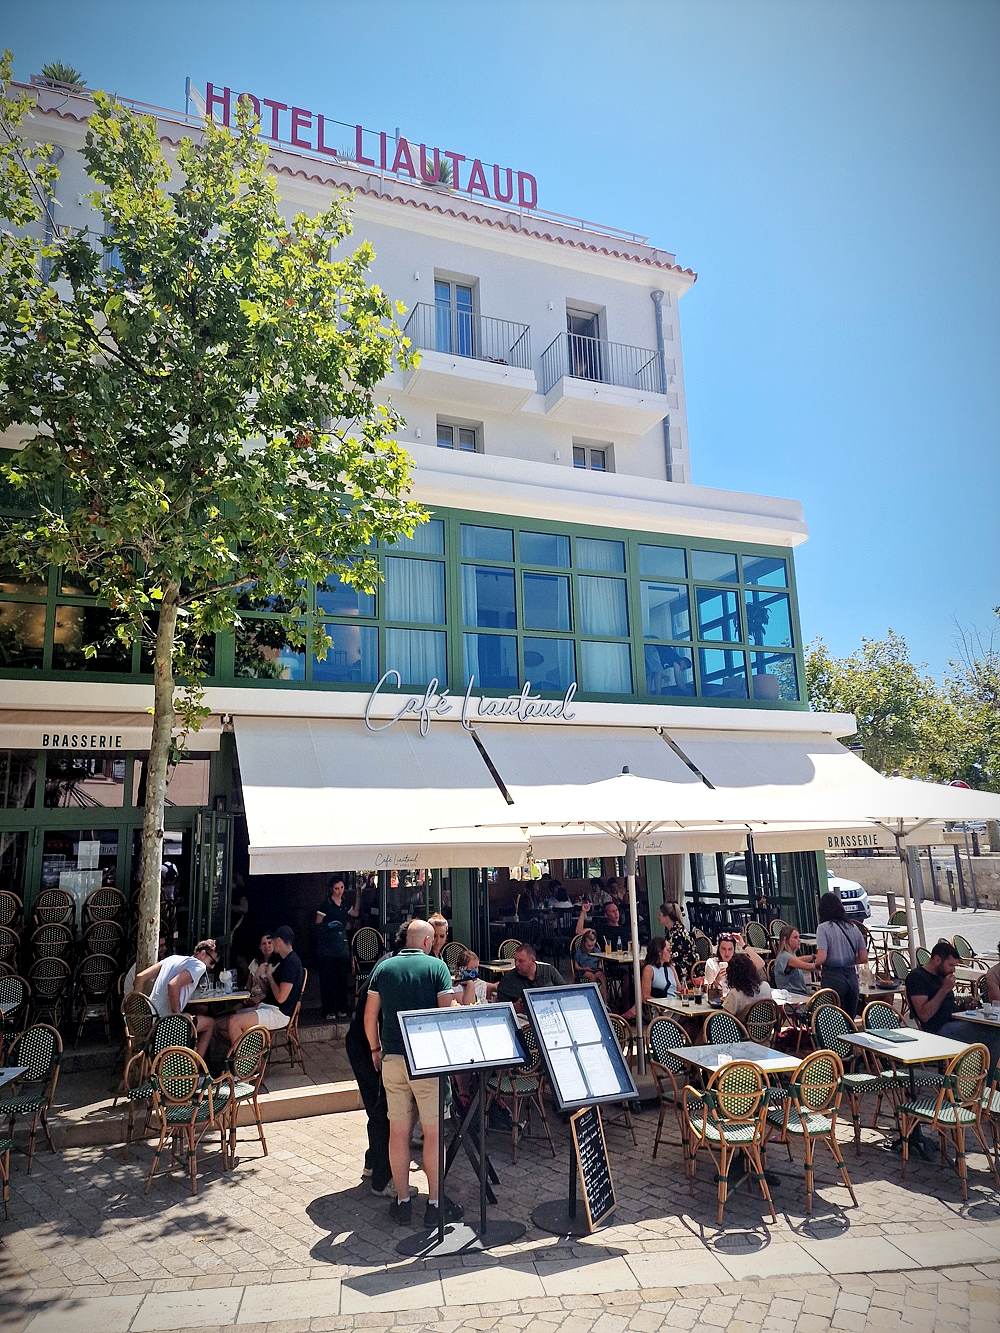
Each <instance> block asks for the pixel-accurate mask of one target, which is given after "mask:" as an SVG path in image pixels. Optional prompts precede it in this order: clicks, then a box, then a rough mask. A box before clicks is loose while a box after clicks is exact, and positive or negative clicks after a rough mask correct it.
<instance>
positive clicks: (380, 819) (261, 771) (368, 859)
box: [235, 717, 525, 875]
mask: <svg viewBox="0 0 1000 1333" xmlns="http://www.w3.org/2000/svg"><path fill="white" fill-rule="evenodd" d="M235 729H236V750H237V754H238V756H239V763H240V774H241V778H242V783H243V803H244V806H245V809H246V816H247V826H248V830H249V835H250V871H251V874H255V875H257V874H287V873H307V872H315V871H333V870H404V869H406V870H416V869H425V868H443V867H446V866H495V865H499V866H513V865H518V864H519V863H520V862H521V861H522V860H523V856H524V848H525V843H524V839H523V838H521V836H520V835H519V833H518V832H517V830H516V829H512V830H510V832H507V831H505V830H491V831H490V832H489V833H486V834H483V835H480V834H478V833H477V832H476V831H475V830H473V829H471V828H469V827H468V826H469V825H471V823H472V822H473V816H476V817H477V818H478V817H479V816H481V814H482V812H483V811H486V812H488V814H489V816H490V818H491V822H494V823H497V824H499V823H501V822H503V821H504V819H505V818H506V817H507V811H508V809H509V807H508V805H507V803H506V801H505V800H504V798H503V796H502V795H501V793H500V791H499V789H498V788H497V785H496V782H495V781H494V779H493V776H492V774H491V773H490V771H489V767H488V765H487V764H486V762H485V761H484V759H483V757H482V755H481V754H480V752H479V750H478V748H477V747H476V743H475V741H474V740H473V739H472V736H471V735H470V734H469V732H468V731H466V730H465V728H463V727H461V726H458V725H455V724H452V725H448V724H443V723H442V724H438V725H434V726H432V727H431V728H430V730H429V732H428V734H427V735H426V736H421V735H420V733H419V730H418V728H417V727H416V726H415V725H408V724H404V723H400V724H397V725H395V726H392V727H388V728H386V729H385V730H384V731H377V732H376V731H371V730H369V729H368V728H367V727H366V726H365V724H364V722H362V721H359V720H356V719H350V718H344V719H316V718H280V717H278V718H262V717H245V718H244V717H236V719H235ZM463 822H464V823H465V825H466V827H465V828H463V829H460V830H459V831H457V832H455V833H452V832H450V831H446V832H442V831H440V830H441V826H442V825H462V824H463ZM434 829H436V830H438V831H436V832H432V830H434Z"/></svg>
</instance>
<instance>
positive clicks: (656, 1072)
mask: <svg viewBox="0 0 1000 1333" xmlns="http://www.w3.org/2000/svg"><path fill="white" fill-rule="evenodd" d="M646 1036H647V1038H648V1041H649V1051H650V1055H651V1056H652V1059H651V1060H650V1063H649V1068H650V1072H651V1073H652V1075H653V1078H654V1079H655V1080H656V1095H657V1097H658V1098H659V1101H660V1118H659V1120H657V1122H656V1138H655V1139H654V1140H653V1156H654V1157H655V1156H656V1154H657V1152H658V1151H659V1147H660V1138H661V1137H662V1134H663V1121H664V1118H665V1117H666V1113H667V1107H668V1106H669V1107H670V1108H671V1109H672V1110H673V1112H674V1115H676V1117H677V1125H678V1128H679V1130H680V1134H681V1144H682V1145H683V1142H684V1119H683V1115H682V1107H681V1089H682V1088H683V1086H684V1076H685V1074H686V1072H687V1065H686V1064H685V1063H684V1061H683V1060H682V1059H681V1058H680V1057H679V1056H677V1055H671V1054H670V1052H671V1049H676V1048H677V1047H678V1046H690V1045H691V1038H690V1037H689V1036H688V1034H687V1033H686V1032H685V1031H684V1029H683V1028H682V1027H681V1025H680V1024H679V1023H675V1022H674V1020H673V1019H672V1018H667V1017H665V1016H664V1017H660V1018H654V1019H653V1021H652V1023H650V1025H649V1029H648V1031H647V1033H646Z"/></svg>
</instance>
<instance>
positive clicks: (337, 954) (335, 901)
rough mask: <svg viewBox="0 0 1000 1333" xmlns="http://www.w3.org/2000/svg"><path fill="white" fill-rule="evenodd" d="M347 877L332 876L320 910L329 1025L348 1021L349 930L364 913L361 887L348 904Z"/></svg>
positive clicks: (324, 1002)
mask: <svg viewBox="0 0 1000 1333" xmlns="http://www.w3.org/2000/svg"><path fill="white" fill-rule="evenodd" d="M344 888H345V885H344V877H343V875H331V876H330V883H329V885H328V888H327V896H326V898H325V899H324V900H323V902H322V903H321V904H320V905H319V907H318V908H317V909H316V930H317V938H316V958H317V961H318V963H319V990H320V997H321V1003H322V1006H323V1016H324V1018H325V1019H326V1021H327V1022H328V1023H334V1022H336V1021H337V1020H338V1019H340V1018H346V1017H347V1015H348V1012H349V1008H350V998H349V997H350V993H351V942H350V937H349V934H348V928H349V926H350V924H351V922H352V921H354V920H356V919H357V917H358V914H359V912H360V911H361V888H360V886H359V887H358V890H357V892H356V893H355V895H354V906H353V907H348V906H347V904H346V903H345V902H344Z"/></svg>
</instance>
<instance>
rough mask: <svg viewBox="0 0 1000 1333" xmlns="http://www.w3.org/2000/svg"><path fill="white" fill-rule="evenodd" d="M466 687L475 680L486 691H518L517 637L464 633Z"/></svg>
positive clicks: (463, 661) (463, 648)
mask: <svg viewBox="0 0 1000 1333" xmlns="http://www.w3.org/2000/svg"><path fill="white" fill-rule="evenodd" d="M462 670H463V673H464V675H463V679H462V684H463V685H468V683H469V681H470V680H473V679H474V680H475V683H476V685H478V686H482V688H483V689H486V690H516V689H517V688H518V684H519V681H518V678H517V639H516V638H515V637H514V635H513V634H463V635H462Z"/></svg>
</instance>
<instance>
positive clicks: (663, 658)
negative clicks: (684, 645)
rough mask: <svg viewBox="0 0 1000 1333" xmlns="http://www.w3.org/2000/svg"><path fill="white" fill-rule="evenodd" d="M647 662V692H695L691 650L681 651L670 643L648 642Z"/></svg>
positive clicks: (645, 658)
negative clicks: (658, 644) (657, 643)
mask: <svg viewBox="0 0 1000 1333" xmlns="http://www.w3.org/2000/svg"><path fill="white" fill-rule="evenodd" d="M643 657H644V660H645V663H646V693H647V694H657V695H664V694H669V695H673V696H681V695H687V694H694V676H693V670H692V665H691V652H690V650H688V652H687V653H682V652H679V651H678V649H676V648H673V647H671V646H670V645H669V644H661V645H660V646H659V647H657V645H656V644H653V643H647V644H646V646H645V648H644V649H643Z"/></svg>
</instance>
